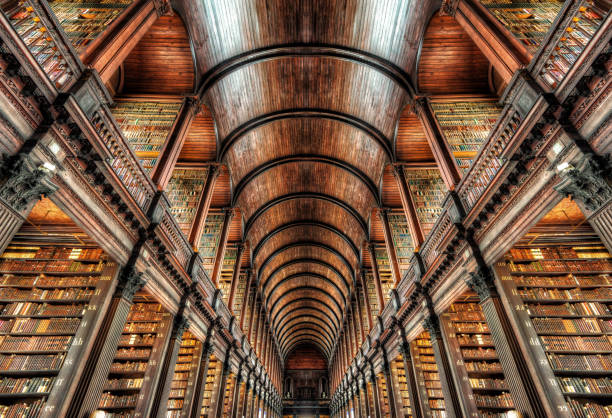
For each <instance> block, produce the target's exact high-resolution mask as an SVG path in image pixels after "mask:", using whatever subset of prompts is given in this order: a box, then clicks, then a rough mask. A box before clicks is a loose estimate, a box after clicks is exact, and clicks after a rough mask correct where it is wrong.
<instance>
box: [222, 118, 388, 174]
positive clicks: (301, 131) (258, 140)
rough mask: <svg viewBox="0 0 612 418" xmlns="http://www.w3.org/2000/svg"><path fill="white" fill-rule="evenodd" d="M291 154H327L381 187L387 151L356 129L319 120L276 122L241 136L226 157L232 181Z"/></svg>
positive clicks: (305, 119)
mask: <svg viewBox="0 0 612 418" xmlns="http://www.w3.org/2000/svg"><path fill="white" fill-rule="evenodd" d="M292 155H324V156H328V157H332V158H335V159H338V160H341V161H345V162H346V163H348V164H349V165H351V166H353V167H355V168H357V169H358V170H360V171H362V172H363V173H365V175H366V176H368V177H369V178H370V180H371V181H372V182H373V183H375V184H378V182H379V180H380V176H381V173H382V169H383V165H384V163H385V159H386V155H385V150H384V149H383V148H382V147H381V146H380V144H378V143H377V142H376V141H375V140H374V139H373V138H372V137H371V136H369V135H367V134H366V133H365V132H364V131H362V130H360V129H357V128H355V127H353V126H350V125H347V124H344V123H340V122H338V121H334V120H329V119H319V118H302V119H285V120H277V121H274V122H271V123H268V124H266V125H263V126H260V127H258V128H256V129H254V130H252V131H250V132H248V133H247V134H245V135H243V136H241V137H240V138H239V139H238V140H237V141H236V142H235V143H234V144H233V145H232V146H231V148H229V151H228V152H227V154H226V157H225V162H226V163H227V164H228V165H229V166H230V167H232V181H233V183H234V184H235V185H237V184H239V183H240V182H241V181H242V179H243V178H244V177H246V176H247V174H248V173H249V172H250V171H252V170H254V169H255V168H257V167H259V166H261V165H263V164H265V163H266V162H269V161H273V160H278V159H280V158H282V157H288V156H292Z"/></svg>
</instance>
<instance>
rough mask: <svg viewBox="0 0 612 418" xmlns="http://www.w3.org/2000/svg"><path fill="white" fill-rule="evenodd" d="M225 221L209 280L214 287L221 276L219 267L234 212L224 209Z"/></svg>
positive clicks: (221, 263)
mask: <svg viewBox="0 0 612 418" xmlns="http://www.w3.org/2000/svg"><path fill="white" fill-rule="evenodd" d="M223 212H224V214H225V219H223V227H222V228H221V239H220V241H219V247H218V248H217V254H216V256H215V265H214V267H213V273H212V277H211V280H212V282H213V284H214V285H215V286H217V284H218V282H219V275H220V274H221V267H222V266H223V259H224V258H225V250H226V249H227V240H228V238H229V227H230V224H231V223H232V218H233V217H234V214H235V211H234V209H233V208H230V209H225V210H224V211H223Z"/></svg>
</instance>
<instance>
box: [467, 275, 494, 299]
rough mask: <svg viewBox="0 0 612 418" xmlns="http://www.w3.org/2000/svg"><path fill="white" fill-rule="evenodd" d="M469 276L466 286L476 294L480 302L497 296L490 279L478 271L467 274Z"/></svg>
mask: <svg viewBox="0 0 612 418" xmlns="http://www.w3.org/2000/svg"><path fill="white" fill-rule="evenodd" d="M469 275H470V277H469V278H468V279H467V280H466V284H467V285H468V287H469V288H470V289H472V290H473V291H474V292H476V293H477V294H478V297H479V298H480V301H481V302H482V301H485V300H487V299H488V298H490V297H491V296H496V295H497V289H496V288H495V283H494V282H493V280H492V277H490V276H489V275H487V274H484V273H483V272H482V270H480V269H479V270H477V271H475V272H471V273H469Z"/></svg>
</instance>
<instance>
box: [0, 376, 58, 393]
mask: <svg viewBox="0 0 612 418" xmlns="http://www.w3.org/2000/svg"><path fill="white" fill-rule="evenodd" d="M52 385H53V378H52V377H31V378H18V379H16V378H13V377H3V378H0V393H47V392H50V391H51V386H52Z"/></svg>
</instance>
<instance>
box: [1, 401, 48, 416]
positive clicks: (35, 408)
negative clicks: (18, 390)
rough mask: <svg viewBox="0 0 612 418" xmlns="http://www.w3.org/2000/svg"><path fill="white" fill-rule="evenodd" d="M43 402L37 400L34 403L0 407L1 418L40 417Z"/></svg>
mask: <svg viewBox="0 0 612 418" xmlns="http://www.w3.org/2000/svg"><path fill="white" fill-rule="evenodd" d="M44 405H45V402H44V400H42V399H38V400H36V401H34V402H17V403H14V404H11V405H0V416H1V417H2V418H34V417H37V416H38V415H40V412H41V411H42V408H43V407H44Z"/></svg>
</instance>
